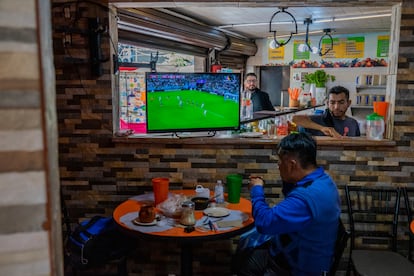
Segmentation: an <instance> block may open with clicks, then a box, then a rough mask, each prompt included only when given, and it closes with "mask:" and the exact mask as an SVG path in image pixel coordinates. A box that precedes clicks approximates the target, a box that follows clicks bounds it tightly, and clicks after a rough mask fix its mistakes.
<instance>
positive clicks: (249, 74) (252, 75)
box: [244, 73, 257, 80]
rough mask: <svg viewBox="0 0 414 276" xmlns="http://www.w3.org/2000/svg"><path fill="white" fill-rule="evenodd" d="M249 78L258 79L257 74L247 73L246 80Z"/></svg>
mask: <svg viewBox="0 0 414 276" xmlns="http://www.w3.org/2000/svg"><path fill="white" fill-rule="evenodd" d="M247 77H255V78H256V79H257V76H256V74H255V73H247V74H246V76H244V80H246V79H247Z"/></svg>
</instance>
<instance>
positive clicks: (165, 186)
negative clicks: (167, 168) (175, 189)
mask: <svg viewBox="0 0 414 276" xmlns="http://www.w3.org/2000/svg"><path fill="white" fill-rule="evenodd" d="M169 185H170V182H169V180H168V178H164V177H157V178H153V179H152V188H153V190H154V201H155V205H158V204H159V203H161V202H163V201H165V200H166V199H167V198H168V190H169Z"/></svg>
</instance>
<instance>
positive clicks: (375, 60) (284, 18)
mask: <svg viewBox="0 0 414 276" xmlns="http://www.w3.org/2000/svg"><path fill="white" fill-rule="evenodd" d="M114 4H115V6H119V7H120V10H119V12H120V20H119V25H118V29H119V40H120V42H121V43H125V44H128V43H129V44H134V45H135V44H139V38H136V39H134V38H133V35H134V34H138V37H140V35H142V34H144V33H146V32H147V29H145V28H140V27H137V26H135V25H134V24H135V23H134V22H135V21H136V20H137V19H136V18H140V17H142V16H143V15H140V14H139V13H140V12H139V7H140V6H139V4H136V5H130V6H128V5H126V4H124V5H118V4H116V3H114ZM136 7H138V9H136ZM141 12H142V13H145V12H146V11H145V9H144V10H141ZM156 12H164V13H166V14H167V15H168V16H175V17H178V18H180V19H183V20H188V21H194V22H201V23H200V24H207V25H210V26H213V30H214V31H219V32H222V33H224V34H225V35H226V36H228V37H229V41H232V42H233V40H234V42H233V43H232V42H230V46H225V47H224V48H223V46H222V45H219V43H217V45H215V44H214V43H213V44H212V45H213V46H211V45H210V47H213V48H211V50H210V51H209V53H208V54H209V58H208V59H207V60H206V59H199V58H197V57H195V58H194V66H193V68H186V67H182V68H178V69H177V68H170V69H168V68H166V67H165V66H162V65H157V66H158V70H161V71H162V70H173V71H177V70H178V72H180V71H182V72H185V71H187V70H194V71H195V72H198V71H199V72H204V71H206V70H207V71H209V70H214V69H215V67H216V66H218V67H219V68H220V70H221V71H222V72H240V73H242V74H245V73H248V72H255V73H256V74H257V75H258V78H259V81H260V84H259V87H260V88H261V89H262V90H264V91H266V92H268V94H269V96H270V99H271V101H272V103H273V105H274V106H275V108H276V110H280V109H282V110H283V108H288V107H289V94H288V89H289V88H297V89H300V90H301V91H302V93H309V91H310V89H309V88H310V87H309V85H308V84H307V83H305V82H304V74H307V73H311V72H314V71H315V70H318V69H322V70H325V71H326V72H327V73H328V74H331V75H332V76H335V78H336V81H335V82H328V83H327V85H326V87H327V89H329V88H330V87H332V86H335V85H342V86H344V87H346V88H347V89H348V90H349V91H350V98H351V101H352V105H351V106H352V107H351V108H350V109H349V110H348V115H349V116H353V117H356V119H357V120H358V122H359V124H360V128H361V130H362V134H363V135H365V128H366V127H365V125H366V120H365V117H366V116H367V115H369V114H371V113H372V112H373V107H372V105H373V102H374V101H385V102H388V103H389V112H388V114H387V116H385V118H384V121H385V125H386V126H387V129H386V135H385V138H388V139H389V138H392V131H391V130H392V125H393V109H394V104H393V99H394V96H393V94H394V93H393V91H395V79H393V77H392V76H393V75H395V73H396V71H395V67H391V66H388V64H395V63H396V60H395V55H389V53H390V51H391V50H392V49H394V48H395V45H393V41H394V40H393V39H392V37H391V39H390V34H394V33H395V32H394V31H393V30H392V29H391V28H397V27H398V24H397V22H394V21H395V20H394V21H393V17H392V12H393V7H392V5H385V6H378V7H375V8H372V7H363V6H362V7H360V6H359V7H341V8H335V7H323V8H321V7H287V8H268V7H254V8H250V7H237V8H232V7H229V8H223V7H212V6H208V7H204V6H203V7H194V6H191V5H190V6H185V7H182V6H177V7H174V8H169V9H158V10H157V11H156ZM156 12H154V11H151V12H148V16H154V15H156V14H157V13H156ZM158 15H160V14H158ZM134 17H136V18H135V21H134V19H132V18H134ZM245 18H247V19H248V20H246V19H245ZM263 18H267V19H266V20H264V19H263ZM292 20H293V21H292ZM137 22H139V21H137ZM175 23H176V24H177V26H175V27H178V28H180V27H183V26H184V25H185V23H183V22H180V21H177V22H175ZM148 25H149V27H148V28H150V27H151V26H152V27H153V25H154V24H153V25H150V24H148ZM154 28H155V29H156V30H157V32H156V33H155V34H154V36H156V37H157V38H160V39H161V38H167V39H177V38H176V37H175V36H174V35H172V37H170V36H169V35H168V34H165V33H163V31H161V30H159V27H154ZM295 28H296V29H295ZM294 30H295V32H293V31H294ZM187 31H188V30H187ZM285 40H286V44H285V45H283V47H274V45H272V43H275V42H276V41H279V43H280V42H282V44H283V43H284V41H285ZM185 42H186V43H189V44H191V43H194V41H190V40H188V41H185ZM236 43H238V44H240V45H242V46H239V47H240V49H237V48H236V49H233V48H235V47H237V45H238V44H236ZM233 45H236V46H233ZM301 46H306V47H307V46H309V47H308V48H309V49H310V50H307V51H306V50H305V51H303V50H299V48H300V47H301ZM220 47H221V48H220ZM318 47H319V49H316V52H315V53H314V51H315V48H318ZM228 48H229V49H228ZM154 51H155V49H154ZM240 57H242V58H243V59H245V60H246V66H245V67H240V64H241V63H242V62H243V60H240ZM130 64H131V63H130ZM213 68H214V69H213ZM145 70H147V71H148V70H149V69H144V68H137V71H141V74H142V75H141V76H143V75H144V72H145ZM130 73H131V72H130V71H129V72H128V74H130ZM364 77H365V78H368V77H375V78H376V79H378V78H379V77H382V78H381V82H380V83H379V82H378V80H376V82H377V85H374V83H372V82H370V83H369V85H368V87H365V86H367V85H366V83H364V84H363V85H361V84H360V83H358V82H361V81H360V80H359V79H362V78H364ZM141 78H143V77H141ZM387 80H389V81H387ZM140 87H141V89H142V91H144V90H145V84H143V83H141V85H140ZM123 91H125V90H123ZM142 93H143V92H142ZM125 94H128V93H125ZM125 98H126V97H124V99H125ZM377 98H378V100H377ZM121 100H122V99H121ZM124 102H126V101H124ZM318 104H319V108H320V109H323V105H322V106H321V104H320V103H318ZM307 112H312V110H309V111H307ZM144 113H145V112H141V114H142V115H144ZM301 113H303V112H301ZM140 119H142V120H143V121H145V118H140ZM124 121H127V120H124ZM124 125H127V124H124ZM129 125H130V124H129ZM141 129H142V128H141ZM143 132H145V130H144V131H143Z"/></svg>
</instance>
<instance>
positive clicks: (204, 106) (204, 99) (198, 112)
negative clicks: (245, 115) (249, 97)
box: [147, 90, 239, 131]
mask: <svg viewBox="0 0 414 276" xmlns="http://www.w3.org/2000/svg"><path fill="white" fill-rule="evenodd" d="M238 125H239V105H238V102H236V101H233V100H229V99H227V100H225V99H224V97H223V96H218V95H213V94H209V93H207V92H200V91H195V90H183V91H181V90H180V91H163V92H150V93H148V94H147V129H148V131H160V130H190V129H214V128H216V129H217V128H224V127H230V126H232V127H233V128H237V127H238Z"/></svg>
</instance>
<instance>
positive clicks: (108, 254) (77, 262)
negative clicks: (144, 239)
mask: <svg viewBox="0 0 414 276" xmlns="http://www.w3.org/2000/svg"><path fill="white" fill-rule="evenodd" d="M133 247H134V241H131V238H128V237H126V236H125V234H123V233H121V232H120V231H119V229H118V228H117V225H116V222H115V221H114V220H113V218H112V217H102V216H94V217H93V218H91V219H90V220H86V221H83V222H81V223H80V224H79V225H78V226H77V227H76V229H75V230H74V231H73V232H72V233H71V234H70V235H69V238H68V240H67V246H66V254H67V256H68V257H69V258H70V263H71V265H72V266H74V267H78V268H82V267H89V266H91V265H97V264H105V263H107V262H108V261H111V260H115V259H120V258H122V257H125V256H126V255H127V254H128V253H129V252H130V250H132V249H133Z"/></svg>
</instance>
